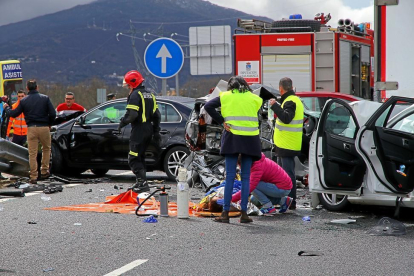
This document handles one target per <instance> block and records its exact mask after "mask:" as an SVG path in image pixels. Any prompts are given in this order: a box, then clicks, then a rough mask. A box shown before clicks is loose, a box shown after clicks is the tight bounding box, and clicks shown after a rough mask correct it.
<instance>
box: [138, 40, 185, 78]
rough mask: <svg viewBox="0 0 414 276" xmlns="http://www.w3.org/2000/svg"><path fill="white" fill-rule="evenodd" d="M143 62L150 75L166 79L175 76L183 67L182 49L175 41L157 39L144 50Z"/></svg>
mask: <svg viewBox="0 0 414 276" xmlns="http://www.w3.org/2000/svg"><path fill="white" fill-rule="evenodd" d="M144 61H145V66H146V67H147V69H148V71H149V72H150V73H151V74H153V75H154V76H156V77H158V78H161V79H168V78H171V77H173V76H175V75H176V74H177V73H178V72H180V70H181V68H182V67H183V64H184V53H183V49H181V46H180V45H179V44H178V43H177V42H176V41H175V40H172V39H170V38H158V39H156V40H154V41H153V42H151V43H150V44H149V45H148V47H147V49H145V53H144Z"/></svg>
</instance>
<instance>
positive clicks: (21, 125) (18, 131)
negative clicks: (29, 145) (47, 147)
mask: <svg viewBox="0 0 414 276" xmlns="http://www.w3.org/2000/svg"><path fill="white" fill-rule="evenodd" d="M24 97H26V93H25V92H24V91H23V90H19V91H18V92H17V98H18V100H17V102H15V103H14V104H13V105H12V109H16V107H17V106H18V105H19V104H20V100H21V99H23V98H24ZM11 128H13V138H12V142H13V143H15V144H18V145H20V146H23V145H24V143H26V141H27V125H26V120H25V119H24V114H23V113H22V114H20V115H19V116H17V117H16V118H10V121H9V126H8V127H7V137H9V136H10V130H11Z"/></svg>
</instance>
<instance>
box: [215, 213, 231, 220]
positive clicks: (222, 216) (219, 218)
mask: <svg viewBox="0 0 414 276" xmlns="http://www.w3.org/2000/svg"><path fill="white" fill-rule="evenodd" d="M214 221H215V222H222V223H230V219H229V211H223V212H221V215H220V216H219V217H217V218H214Z"/></svg>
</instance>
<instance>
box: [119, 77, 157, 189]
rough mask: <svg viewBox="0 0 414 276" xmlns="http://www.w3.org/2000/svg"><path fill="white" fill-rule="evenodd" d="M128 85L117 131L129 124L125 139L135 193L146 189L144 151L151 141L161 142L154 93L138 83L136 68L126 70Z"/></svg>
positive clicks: (141, 79) (140, 79) (139, 79)
mask: <svg viewBox="0 0 414 276" xmlns="http://www.w3.org/2000/svg"><path fill="white" fill-rule="evenodd" d="M124 80H125V83H126V85H127V87H128V89H129V90H130V91H129V95H128V99H127V101H128V102H127V106H126V110H127V111H126V113H125V116H124V117H123V118H121V122H120V123H119V128H118V130H119V131H121V129H122V128H123V127H124V126H126V125H128V124H131V126H132V129H131V136H130V138H129V155H128V163H129V167H130V168H131V170H132V172H133V173H134V174H135V176H136V180H137V181H136V183H135V185H134V186H132V187H131V189H132V190H133V191H134V192H136V193H142V192H148V191H149V190H150V188H149V186H148V183H147V176H146V174H147V172H146V167H145V151H146V150H147V148H148V146H149V144H150V143H151V140H152V139H153V140H154V142H155V143H156V144H157V145H159V144H160V142H161V136H160V122H161V113H160V111H159V110H158V105H157V102H156V100H155V96H154V95H153V94H152V93H150V92H148V91H147V90H146V89H145V87H144V86H143V85H142V82H143V81H144V78H143V77H142V75H141V74H140V73H139V72H138V71H129V72H128V73H126V75H125V77H124Z"/></svg>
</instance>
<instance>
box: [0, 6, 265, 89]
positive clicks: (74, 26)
mask: <svg viewBox="0 0 414 276" xmlns="http://www.w3.org/2000/svg"><path fill="white" fill-rule="evenodd" d="M238 17H239V18H257V19H263V20H268V21H270V19H267V18H262V17H257V16H253V15H248V14H245V13H243V12H240V11H237V10H234V9H228V8H223V7H220V6H217V5H214V4H212V3H210V2H207V1H202V0H99V1H97V2H93V3H91V4H88V5H82V6H76V7H74V8H71V9H69V10H65V11H61V12H57V13H54V14H49V15H45V16H41V17H37V18H35V19H31V20H27V21H23V22H19V23H15V24H10V25H6V26H2V27H0V60H4V59H19V60H21V61H22V68H23V74H24V78H25V79H27V78H37V79H42V80H48V81H52V82H60V83H67V84H69V83H72V84H74V83H78V82H80V81H83V80H85V79H88V78H91V77H93V76H97V77H99V78H104V77H105V76H106V77H105V78H106V79H107V80H108V81H109V80H111V79H114V80H117V81H119V78H118V79H117V78H116V76H121V75H123V74H124V73H125V72H126V71H128V70H131V69H136V68H137V67H136V63H135V60H134V55H133V51H132V43H131V39H130V38H129V37H127V36H119V37H118V39H119V41H118V40H117V37H116V34H117V33H119V32H122V33H124V34H127V35H130V20H132V21H133V22H135V23H133V24H132V25H133V26H134V28H135V31H136V34H135V37H137V39H136V40H135V41H136V49H137V52H138V54H139V55H140V56H141V58H142V56H143V53H144V50H145V48H146V47H147V45H148V43H149V41H148V39H155V38H157V37H156V36H155V35H159V36H165V37H170V35H171V34H172V33H178V34H179V35H177V36H175V37H174V39H177V40H178V39H180V40H183V41H180V42H181V43H182V44H186V43H185V41H186V40H188V38H186V37H185V36H188V29H189V27H193V26H208V25H230V26H231V27H232V30H234V28H235V27H236V24H237V19H236V18H238ZM136 22H139V23H136ZM157 22H164V23H165V24H161V23H157ZM171 23H175V24H171ZM144 33H151V35H146V36H145V38H146V40H147V41H144V40H143V38H144ZM154 34H155V35H154ZM115 74H116V75H115ZM108 76H113V78H109V77H108ZM189 77H191V76H190V73H189V60H186V61H185V65H184V67H183V69H182V71H181V73H180V82H181V83H184V82H186V81H187V80H188V78H189ZM160 86H161V85H159V87H160Z"/></svg>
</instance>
